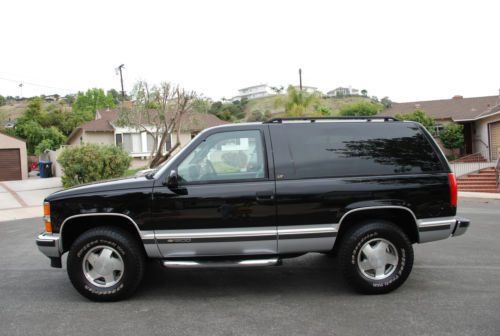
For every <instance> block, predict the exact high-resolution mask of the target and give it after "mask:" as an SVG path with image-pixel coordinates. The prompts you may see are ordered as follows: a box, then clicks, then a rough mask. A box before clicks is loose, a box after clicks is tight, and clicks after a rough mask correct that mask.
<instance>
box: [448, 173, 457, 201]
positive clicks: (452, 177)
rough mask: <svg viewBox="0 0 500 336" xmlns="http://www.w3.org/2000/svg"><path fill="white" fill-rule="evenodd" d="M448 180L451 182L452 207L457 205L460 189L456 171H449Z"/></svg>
mask: <svg viewBox="0 0 500 336" xmlns="http://www.w3.org/2000/svg"><path fill="white" fill-rule="evenodd" d="M448 182H449V184H450V204H451V206H452V207H455V208H456V207H457V200H458V190H457V178H456V177H455V174H454V173H448Z"/></svg>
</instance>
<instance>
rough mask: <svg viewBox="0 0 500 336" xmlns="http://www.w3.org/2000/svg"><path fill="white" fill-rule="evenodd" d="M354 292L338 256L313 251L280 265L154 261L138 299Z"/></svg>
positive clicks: (146, 274) (147, 271) (347, 293)
mask: <svg viewBox="0 0 500 336" xmlns="http://www.w3.org/2000/svg"><path fill="white" fill-rule="evenodd" d="M281 294H283V295H286V294H293V295H300V294H308V295H311V294H313V295H314V294H318V295H326V294H329V295H354V293H353V291H352V290H351V289H350V288H349V287H348V286H347V284H346V283H345V282H344V280H343V279H342V275H341V273H340V271H339V269H338V267H337V265H336V261H335V259H333V258H331V257H329V256H326V255H322V254H316V253H314V254H313V253H311V254H308V255H305V256H302V257H300V258H295V259H285V260H284V261H283V265H281V266H277V267H252V268H213V269H206V268H200V269H166V268H164V267H163V266H162V265H160V263H159V262H150V263H148V267H147V270H146V273H145V277H144V280H143V282H142V285H141V286H140V288H139V290H138V291H137V293H136V294H135V295H134V298H135V299H146V298H147V299H148V300H150V299H153V300H154V299H158V300H161V299H168V298H177V299H179V298H185V299H190V298H213V297H223V296H232V297H235V296H236V297H244V296H247V295H252V296H269V295H281Z"/></svg>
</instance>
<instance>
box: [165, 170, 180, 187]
mask: <svg viewBox="0 0 500 336" xmlns="http://www.w3.org/2000/svg"><path fill="white" fill-rule="evenodd" d="M166 185H167V187H169V188H177V187H178V186H179V175H177V171H176V170H171V171H170V174H168V177H167V181H166Z"/></svg>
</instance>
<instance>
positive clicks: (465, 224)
mask: <svg viewBox="0 0 500 336" xmlns="http://www.w3.org/2000/svg"><path fill="white" fill-rule="evenodd" d="M469 225H470V220H468V219H467V218H460V217H458V218H457V222H456V224H455V229H453V232H452V234H451V235H452V236H453V237H457V236H461V235H463V234H464V233H465V232H466V231H467V229H468V228H469Z"/></svg>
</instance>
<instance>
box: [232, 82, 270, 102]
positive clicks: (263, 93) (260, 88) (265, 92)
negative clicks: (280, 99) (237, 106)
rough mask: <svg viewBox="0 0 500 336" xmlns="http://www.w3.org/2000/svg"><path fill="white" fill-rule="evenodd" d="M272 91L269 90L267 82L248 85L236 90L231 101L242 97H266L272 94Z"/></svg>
mask: <svg viewBox="0 0 500 336" xmlns="http://www.w3.org/2000/svg"><path fill="white" fill-rule="evenodd" d="M273 94H274V92H273V91H272V90H271V88H270V87H269V85H267V84H259V85H254V86H249V87H246V88H243V89H239V90H238V95H237V96H236V97H233V99H232V100H233V101H235V100H241V99H242V98H246V99H255V98H261V97H267V96H270V95H273Z"/></svg>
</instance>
